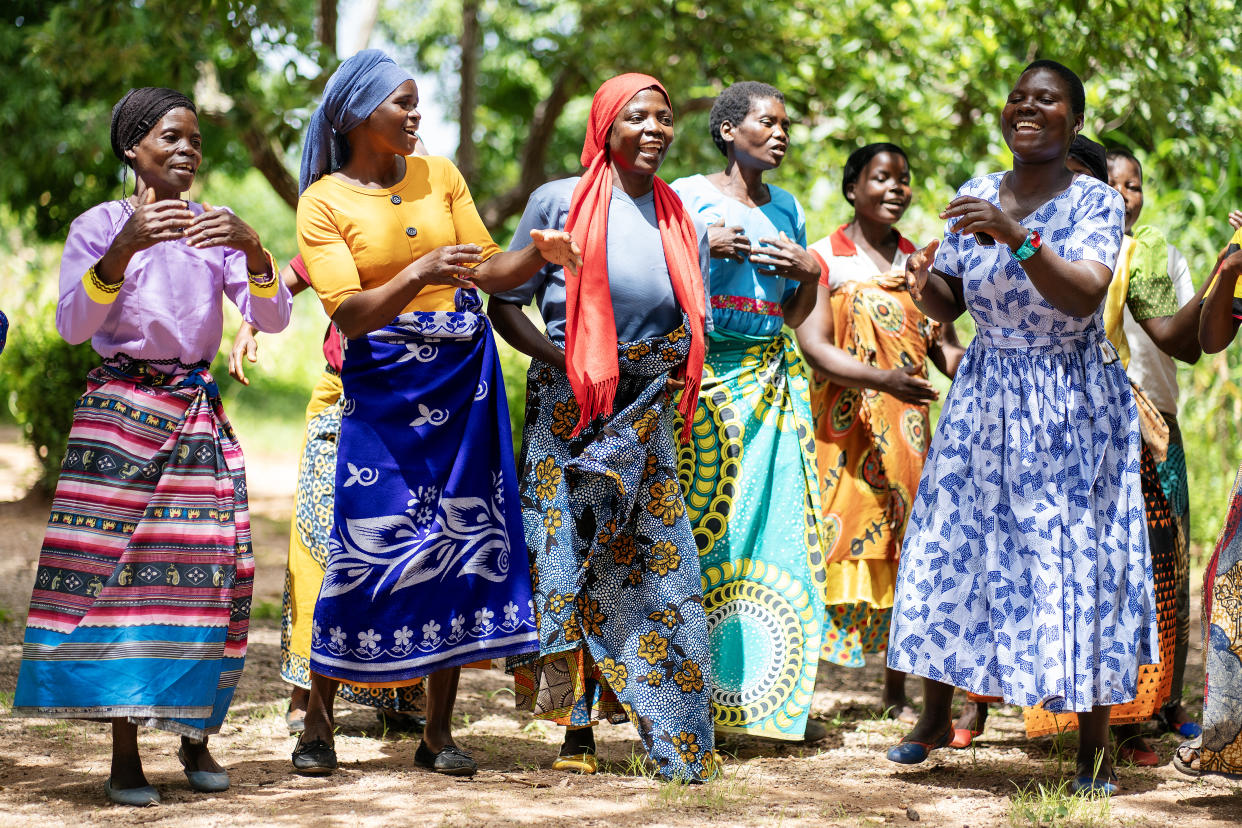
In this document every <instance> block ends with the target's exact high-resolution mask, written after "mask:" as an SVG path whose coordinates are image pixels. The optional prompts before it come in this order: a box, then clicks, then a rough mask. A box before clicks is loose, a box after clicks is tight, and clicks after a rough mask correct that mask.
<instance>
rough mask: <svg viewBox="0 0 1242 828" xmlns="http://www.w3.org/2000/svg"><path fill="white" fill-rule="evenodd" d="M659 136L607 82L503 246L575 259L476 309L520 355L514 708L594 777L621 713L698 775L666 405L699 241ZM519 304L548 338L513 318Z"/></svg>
mask: <svg viewBox="0 0 1242 828" xmlns="http://www.w3.org/2000/svg"><path fill="white" fill-rule="evenodd" d="M672 140H673V110H672V106H671V105H670V102H669V97H668V93H667V92H666V91H665V90H664V87H663V86H661V85H660V83H659V82H658V81H657V80H656V79H655V78H652V77H649V76H647V75H638V74H628V75H621V76H619V77H615V78H613V79H611V80H609V81H607V82H606V83H605V84H604V85H603V86H601V87H600V88H599V91H597V92H596V93H595V99H594V101H593V102H592V105H591V115H590V122H589V124H588V127H587V135H586V140H585V142H584V145H583V150H582V163H583V164H584V165H585V166H586V167H587V170H586V172H585V173H584V174H583V175H582V176H581V177H580V178H570V179H565V180H562V181H553V182H551V183H550V184H546V185H544V186H543V187H540V188H539V189H538V190H536V191H535V193H534V194H533V195H532V196H531V198H530V201H529V203H528V204H527V206H526V211H525V214H524V215H523V216H522V222H521V224H520V225H519V227H518V231H517V234H516V237H515V240H514V242H513V247H514V248H522V247H525V246H526V245H528V244H530V238H531V234H532V232H533V233H534V234H536V235H537V234H538V233H539V231H540V230H541V229H542V228H552V229H562V228H563V229H565V230H567V231H568V232H569V233H570V235H571V236H573V239H574V241H575V242H577V244H578V245H579V247H580V248H581V249H582V252H583V256H582V267H581V268H580V269H579V270H578V272H576V273H575V272H574V271H573V270H572V269H571V270H569V271H566V270H564V269H562V268H560V267H556V266H553V265H548V266H546V267H544V268H543V269H541V270H540V271H539V272H538V273H537V274H536V275H535V276H534V277H533V278H531V279H530V280H529V281H527V282H526V284H524V285H523V286H521V287H520V288H517V289H514V290H511V291H508V292H505V293H499V294H496V295H495V296H494V298H493V299H492V302H491V305H490V308H489V313H490V315H491V317H492V320H493V322H494V324H495V326H496V331H497V332H498V333H499V334H500V335H501V336H503V337H504V338H505V339H507V340H508V341H509V342H510V343H512V344H513V345H514V347H516V348H518V349H519V350H521V351H523V352H524V353H527V354H529V355H530V356H531V357H532V361H531V366H530V372H529V374H528V375H527V408H526V427H525V430H524V433H523V435H522V458H521V460H520V462H519V467H520V468H519V472H520V474H521V476H522V478H523V480H522V487H521V500H522V516H523V520H524V523H525V526H526V540H527V545H528V547H529V550H530V560H531V574H532V579H533V581H534V587H535V598H534V600H535V611H536V614H537V618H538V626H539V642H540V649H539V655H538V657H537V658H534V659H525V660H524V663H521V664H519V665H518V666H517V667H516V669H515V681H516V686H517V696H518V705H519V707H526V708H528V709H530V710H532V711H534V713H535V715H536V716H537V717H539V718H543V719H550V720H552V721H555V722H557V723H558V724H561V725H564V726H565V727H566V728H568V730H567V732H566V736H565V742H564V745H563V746H562V747H561V751H560V756H558V758H557V760H556V762H555V764H554V767H556V768H558V769H562V770H570V771H577V772H580V773H594V772H595V770H596V768H597V763H596V758H595V738H594V735H593V731H592V726H593V725H594V724H595V723H596V722H597V721H598V720H599V719H601V718H603V719H608V720H609V721H612V722H621V721H624V720H625V719H626V718H628V719H629V720H630V721H632V722H634V725H635V726H636V727H637V728H638V732H639V736H640V737H641V738H642V740H643V745H644V747H645V748H646V750H647V754H648V756H649V757H650V758H651V760H652V762H654V764H655V765H656V767H657V768H658V770H659V772H660V773H661V774H662V775H664V776H666V777H668V778H677V779H685V780H702V779H706V778H709V777H711V776H712V775H713V774H714V773H715V771H716V754H715V751H714V749H713V738H712V718H711V709H710V693H709V690H710V688H709V687H708V681H709V677H710V675H711V666H710V664H709V655H708V644H707V619H706V617H705V615H704V612H703V606H702V597H701V594H700V593H701V586H700V581H699V559H698V553H697V551H696V548H695V543H694V537H693V535H692V534H691V529H690V523H689V521H688V520H687V517H686V505H685V501H684V500H683V499H682V493H681V486H680V484H679V482H678V479H677V444H676V443H675V442H674V416H675V413H674V412H675V410H680V411H681V413H682V416H683V418H684V421H685V422H686V423H687V424H688V423H689V422H691V421H692V419H693V413H694V406H695V402H696V400H697V399H698V387H699V381H700V377H701V374H702V370H703V356H704V345H705V342H706V340H705V327H706V324H707V319H706V301H705V299H704V296H705V290H704V284H703V274H704V273H705V272H706V270H707V252H708V248H707V235H706V231H705V230H704V229H699V228H696V226H695V225H694V223H693V221H692V220H691V218H690V215H689V214H688V213H687V212H686V210H685V208H684V207H683V206H682V203H681V201H680V199H678V197H677V195H676V194H675V193H673V191H672V189H670V188H669V187H668V185H667V184H665V183H664V182H663V181H661V180H660V179H659V178H658V177H657V176H656V172H657V170H658V169H659V167H660V163H661V162H662V161H663V160H664V156H665V153H667V152H668V148H669V144H671V143H672ZM532 298H534V299H535V300H536V301H537V302H538V305H539V310H540V313H541V315H542V316H543V321H544V324H545V326H546V329H547V334H546V336H545V335H544V334H542V333H540V332H539V331H538V330H537V329H536V328H535V326H534V325H533V324H532V323H531V322H530V321H528V320H527V318H526V316H525V314H523V312H522V309H521V306H522V305H525V304H526V303H528V302H530V301H531V299H532ZM678 390H680V391H682V396H681V399H680V401H679V402H678V403H677V405H676V408H675V407H674V404H673V398H674V394H675V392H676V391H678ZM687 436H688V425H687V426H685V427H683V428H682V430H681V437H682V439H685V438H686V437H687Z"/></svg>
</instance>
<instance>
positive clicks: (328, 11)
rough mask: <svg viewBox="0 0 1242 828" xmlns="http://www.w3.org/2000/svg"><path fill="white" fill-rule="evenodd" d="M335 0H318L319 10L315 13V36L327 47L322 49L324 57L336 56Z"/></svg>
mask: <svg viewBox="0 0 1242 828" xmlns="http://www.w3.org/2000/svg"><path fill="white" fill-rule="evenodd" d="M336 19H337V17H336V0H319V10H318V13H317V14H316V15H315V37H317V38H318V39H319V42H320V43H322V44H323V45H324V46H327V47H328V48H327V49H325V50H324V52H325V54H324V57H325V58H334V57H336Z"/></svg>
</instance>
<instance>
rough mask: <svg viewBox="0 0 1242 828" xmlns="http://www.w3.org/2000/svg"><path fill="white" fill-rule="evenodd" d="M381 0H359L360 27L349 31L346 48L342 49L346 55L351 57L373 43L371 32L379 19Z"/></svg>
mask: <svg viewBox="0 0 1242 828" xmlns="http://www.w3.org/2000/svg"><path fill="white" fill-rule="evenodd" d="M379 6H380V0H359V2H358V8H357V14H358V21H359V22H358V28H356V29H354V30H353V31H352V32H349V33H348V35H349V37H348V39H347V40H346V41H345V48H344V49H343V50H342V51H341V54H342V55H343V56H344V57H350V56H351V55H353V54H356V53H357V52H360V51H362V50H363V49H365V48H367V46H368V45H369V44H370V43H371V32H372V31H374V30H375V22H376V21H377V20H379Z"/></svg>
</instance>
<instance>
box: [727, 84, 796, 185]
mask: <svg viewBox="0 0 1242 828" xmlns="http://www.w3.org/2000/svg"><path fill="white" fill-rule="evenodd" d="M720 137H721V138H722V139H723V140H724V142H725V146H727V147H728V148H729V157H730V158H731V159H732V160H734V161H737V163H738V164H740V165H742V166H745V167H756V168H758V169H761V170H771V169H774V168H776V167H779V166H780V165H781V162H782V161H784V160H785V153H786V152H787V151H788V150H789V115H788V114H787V113H786V112H785V104H783V103H781V101H780V100H779V99H777V98H752V99H751V101H750V110H749V111H748V112H747V113H746V118H745V119H744V120H743V121H742V123H740V124H738V125H737V126H734V125H733V124H731V123H729V122H728V121H725V122H724V123H723V124H721V125H720Z"/></svg>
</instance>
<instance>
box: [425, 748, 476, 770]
mask: <svg viewBox="0 0 1242 828" xmlns="http://www.w3.org/2000/svg"><path fill="white" fill-rule="evenodd" d="M414 761H415V762H416V763H418V764H419V765H422V766H423V767H424V768H428V769H429V770H433V771H435V772H436V773H442V774H444V775H445V776H474V772H475V771H477V770H478V769H479V765H478V763H477V762H475V761H474V759H473V758H472V757H471V756H470V754H469V753H466V752H465V751H464V750H462V749H461V748H459V747H458V746H457V745H445V746H444V747H443V748H441V749H440V752H439V753H432V752H431V748H429V747H427V743H426V742H419V743H418V750H416V751H414Z"/></svg>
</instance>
